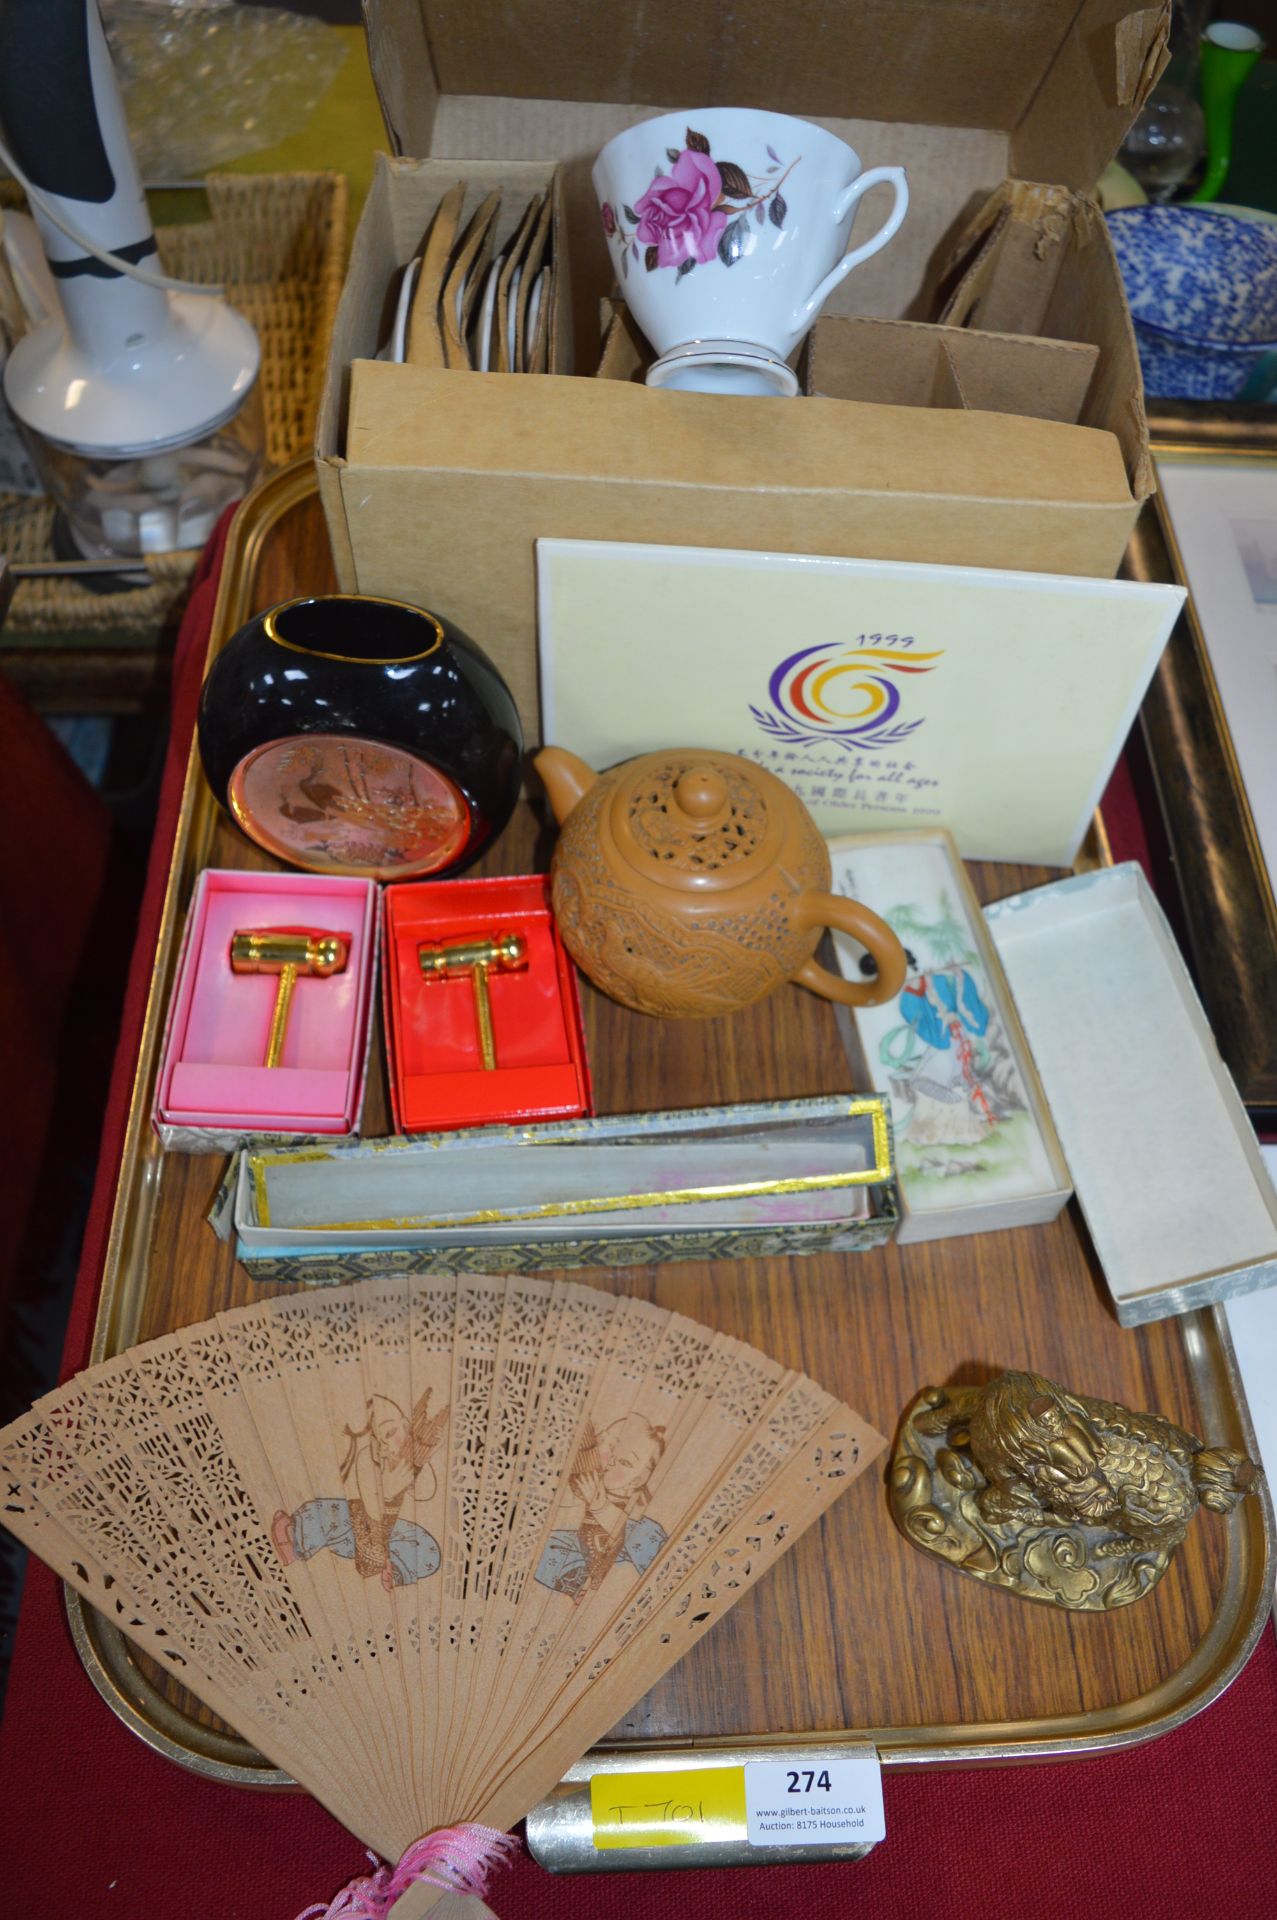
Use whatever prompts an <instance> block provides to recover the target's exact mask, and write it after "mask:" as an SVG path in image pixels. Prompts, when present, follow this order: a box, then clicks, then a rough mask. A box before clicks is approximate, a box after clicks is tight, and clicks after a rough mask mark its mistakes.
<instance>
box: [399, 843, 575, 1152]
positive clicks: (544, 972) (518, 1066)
mask: <svg viewBox="0 0 1277 1920" xmlns="http://www.w3.org/2000/svg"><path fill="white" fill-rule="evenodd" d="M385 916H386V917H385V966H384V972H383V983H384V994H385V1013H386V1036H387V1046H388V1051H389V1067H390V1100H391V1109H392V1112H393V1115H394V1122H395V1126H396V1128H397V1130H398V1131H399V1132H401V1133H433V1132H436V1131H440V1130H444V1129H447V1128H449V1127H468V1126H479V1125H482V1124H484V1123H485V1122H489V1121H511V1120H540V1119H557V1118H559V1117H560V1116H564V1115H576V1114H584V1113H591V1112H593V1102H592V1099H591V1090H590V1070H589V1065H588V1062H587V1060H586V1054H585V1035H584V1032H583V1030H582V1026H581V1002H580V996H579V994H578V992H577V982H576V970H575V968H574V967H573V965H572V962H571V961H570V960H569V958H568V955H567V951H566V949H565V948H564V945H563V942H562V940H561V939H560V938H559V930H558V927H557V926H556V925H555V921H554V915H553V914H552V913H551V911H550V883H549V881H548V880H547V879H546V878H545V877H544V875H541V874H522V875H518V876H516V877H514V878H507V879H492V880H427V881H419V882H413V883H410V884H405V885H402V886H394V887H387V889H386V893H385ZM497 933H518V934H522V936H523V938H524V939H525V940H526V942H527V965H526V967H523V968H521V969H519V970H518V971H517V972H501V971H498V970H496V969H493V970H492V971H491V972H490V973H489V974H488V999H489V1003H490V1005H491V1009H492V1036H493V1049H494V1052H495V1054H496V1066H495V1068H493V1069H491V1070H489V1069H486V1068H485V1067H484V1066H483V1065H482V1062H481V1055H480V1050H479V1030H478V1022H477V1019H476V1016H475V1002H474V988H473V985H472V983H471V981H470V979H469V978H467V977H459V978H453V979H431V980H426V979H423V978H422V974H421V967H420V963H419V961H418V957H417V956H418V950H419V948H421V947H422V946H431V947H434V946H442V945H445V944H447V943H449V942H451V941H456V940H468V939H483V938H485V937H487V936H489V935H493V934H497Z"/></svg>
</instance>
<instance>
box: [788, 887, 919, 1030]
mask: <svg viewBox="0 0 1277 1920" xmlns="http://www.w3.org/2000/svg"><path fill="white" fill-rule="evenodd" d="M793 920H794V924H795V925H796V926H799V927H803V928H807V927H832V928H833V930H834V932H835V933H849V934H850V935H851V937H852V939H853V940H859V942H860V944H861V946H862V947H867V948H868V950H869V952H870V953H871V954H872V955H873V957H874V959H875V960H876V961H877V963H878V972H877V974H876V975H875V977H874V978H873V979H872V980H863V981H860V980H844V979H843V977H842V975H841V974H838V973H831V972H830V971H829V968H828V967H822V966H821V965H820V964H819V962H818V961H816V960H805V961H804V962H803V964H802V966H801V967H799V969H798V971H797V972H796V973H793V974H791V975H790V978H791V980H793V981H794V982H795V984H796V985H798V986H800V987H810V989H811V991H812V992H813V993H819V994H821V995H822V996H823V997H824V999H826V1000H837V1001H839V1002H840V1003H841V1004H842V1005H843V1006H845V1007H877V1006H881V1004H882V1002H883V1001H884V1000H891V999H894V998H895V996H896V994H898V993H899V991H900V989H901V987H902V986H903V985H904V983H905V973H906V971H907V964H906V961H905V950H904V948H903V947H902V946H901V944H900V942H899V941H898V940H897V938H896V936H895V934H894V933H893V932H892V931H891V928H890V927H889V926H888V925H887V923H886V921H885V920H880V919H879V917H878V915H877V914H876V913H871V912H870V910H869V908H868V907H862V906H861V904H860V902H859V901H858V900H847V899H844V898H843V896H842V895H841V894H836V893H802V894H800V895H799V896H798V899H797V901H796V902H795V904H794V908H793Z"/></svg>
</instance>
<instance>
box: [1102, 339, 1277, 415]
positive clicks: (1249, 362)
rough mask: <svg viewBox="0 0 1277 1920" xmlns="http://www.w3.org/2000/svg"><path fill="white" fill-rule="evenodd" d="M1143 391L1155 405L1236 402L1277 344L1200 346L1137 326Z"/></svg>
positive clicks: (1200, 342) (1218, 342)
mask: <svg viewBox="0 0 1277 1920" xmlns="http://www.w3.org/2000/svg"><path fill="white" fill-rule="evenodd" d="M1135 344H1136V346H1137V347H1138V348H1139V353H1140V371H1141V372H1142V373H1143V375H1144V391H1145V393H1146V394H1147V395H1148V396H1149V398H1150V399H1155V400H1236V399H1237V397H1238V395H1239V394H1240V393H1241V391H1242V388H1243V387H1244V386H1245V385H1246V382H1247V381H1248V380H1249V378H1250V376H1251V374H1252V373H1253V371H1254V369H1255V367H1256V366H1257V365H1258V363H1259V361H1261V360H1262V359H1263V358H1264V355H1265V354H1267V353H1272V352H1273V350H1274V348H1277V340H1255V341H1251V342H1249V343H1248V344H1247V345H1245V346H1236V345H1234V344H1233V343H1232V342H1231V341H1223V340H1195V339H1193V337H1192V336H1191V335H1190V334H1186V333H1170V332H1168V331H1167V330H1166V329H1165V328H1164V327H1155V326H1152V325H1151V324H1150V323H1149V322H1148V321H1147V320H1138V319H1137V320H1136V321H1135Z"/></svg>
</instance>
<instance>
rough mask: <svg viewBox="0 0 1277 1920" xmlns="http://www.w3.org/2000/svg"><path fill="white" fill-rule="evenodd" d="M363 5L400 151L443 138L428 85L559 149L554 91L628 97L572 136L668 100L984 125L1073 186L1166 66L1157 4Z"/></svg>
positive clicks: (1086, 178) (1016, 152)
mask: <svg viewBox="0 0 1277 1920" xmlns="http://www.w3.org/2000/svg"><path fill="white" fill-rule="evenodd" d="M364 15H365V19H366V22H367V26H368V45H369V55H370V59H371V63H372V69H373V76H374V79H375V80H376V84H377V91H378V94H379V96H380V99H381V104H382V112H383V115H384V117H385V121H386V126H387V129H388V130H389V133H390V137H391V140H392V142H393V143H394V147H395V150H396V152H398V153H401V154H402V153H408V154H418V155H423V154H428V153H431V152H438V151H442V150H443V146H442V143H441V141H440V140H439V139H438V137H437V133H438V131H439V129H437V127H436V117H437V113H438V110H439V108H440V105H441V97H443V96H448V97H451V98H452V100H453V101H454V103H455V109H456V110H455V111H454V112H453V113H452V114H450V116H449V119H450V122H451V123H452V124H451V126H450V132H452V133H454V134H455V131H456V125H457V122H458V119H459V116H460V114H462V113H463V112H464V111H465V110H466V106H465V103H466V101H467V99H469V98H471V97H474V98H477V97H479V96H485V97H488V98H491V97H493V96H504V97H506V98H508V99H509V100H511V101H523V102H536V103H537V105H538V107H539V109H540V114H541V117H542V119H543V120H544V122H545V125H546V127H547V128H548V129H551V130H554V129H557V130H558V137H559V138H560V140H561V141H563V142H564V144H563V145H562V146H561V147H560V148H559V150H558V151H559V153H560V155H561V156H562V157H568V156H569V154H570V153H571V152H572V151H573V150H574V149H573V141H572V136H573V133H574V131H575V130H576V129H577V128H578V127H579V126H580V124H581V123H580V120H579V117H578V116H577V115H575V114H568V115H564V114H562V113H561V112H560V111H558V110H557V108H556V105H555V103H556V102H561V101H564V100H568V101H573V102H584V103H591V104H594V103H598V104H600V105H601V104H604V103H606V104H609V105H612V106H613V107H616V108H619V109H622V110H623V109H624V108H626V107H629V108H638V109H639V110H640V111H639V112H638V113H634V112H630V113H628V114H626V113H624V112H623V111H622V112H618V113H617V114H616V116H615V118H614V119H613V120H612V121H611V123H610V124H609V123H608V120H607V117H605V118H604V121H603V123H602V125H601V126H600V127H597V128H595V129H594V130H593V131H592V132H591V133H590V134H589V136H588V137H589V138H590V139H593V140H596V141H597V135H598V133H599V132H600V131H601V132H602V133H603V137H605V138H606V137H607V134H608V133H610V132H615V131H616V130H617V129H618V128H619V127H620V126H621V125H624V124H626V123H627V121H628V120H630V119H633V118H644V117H647V115H648V113H649V112H656V111H660V110H662V109H663V108H667V107H670V106H672V105H683V106H687V107H692V106H723V105H732V106H753V107H766V108H770V109H771V110H773V111H775V112H780V113H792V114H798V115H802V116H805V117H807V118H809V119H816V120H839V121H845V120H849V119H850V120H856V119H860V120H866V121H876V122H889V123H899V122H913V123H919V122H921V123H924V124H927V125H930V126H932V127H950V128H981V129H988V130H992V131H996V132H1000V133H1002V134H1003V135H1005V136H1007V137H1008V138H1009V143H1010V147H1009V162H1010V164H1009V166H1008V168H1007V171H1009V172H1012V173H1014V174H1016V175H1019V176H1020V177H1030V178H1037V179H1041V180H1055V181H1061V182H1063V183H1065V184H1066V185H1069V186H1072V187H1076V188H1078V189H1080V190H1082V191H1088V190H1089V189H1090V188H1092V187H1093V186H1094V184H1095V182H1096V180H1097V179H1098V178H1099V175H1100V174H1101V173H1102V172H1103V170H1104V168H1105V167H1106V166H1107V165H1108V163H1109V161H1110V160H1111V159H1112V158H1113V156H1114V154H1115V153H1116V152H1117V149H1118V147H1119V146H1120V145H1121V142H1122V140H1123V138H1124V136H1125V134H1126V131H1127V128H1128V127H1129V126H1130V123H1131V121H1132V120H1133V119H1134V117H1135V115H1136V114H1137V113H1138V111H1139V109H1140V107H1141V106H1142V104H1143V102H1144V100H1145V99H1146V98H1147V97H1148V93H1149V91H1150V90H1151V88H1152V86H1153V84H1154V83H1155V81H1156V79H1157V77H1158V75H1159V74H1160V72H1161V71H1162V68H1163V66H1164V65H1165V61H1166V37H1167V32H1168V28H1169V19H1170V7H1169V4H1161V5H1155V6H1150V7H1142V8H1138V7H1131V6H1130V5H1129V4H1127V3H1126V0H1083V4H1082V5H1081V7H1078V6H1077V4H1076V0H969V3H968V4H965V5H962V6H953V5H938V4H936V0H844V4H842V5H841V6H837V7H830V6H829V5H828V4H827V0H789V4H788V5H787V6H786V7H785V8H783V9H780V8H777V7H776V6H775V4H774V0H740V4H739V5H738V6H737V7H736V8H734V9H733V14H732V21H731V32H730V35H726V34H722V33H721V23H720V21H719V19H718V16H716V15H714V14H713V13H712V12H705V11H702V12H700V13H695V12H692V13H689V11H688V9H687V8H686V6H685V5H683V4H682V0H648V4H647V5H645V6H644V8H643V9H642V10H641V12H639V13H638V14H637V15H636V14H635V13H634V12H633V11H632V10H631V9H629V8H624V7H621V6H617V7H603V6H595V7H588V8H582V7H580V6H578V5H576V4H575V0H538V4H537V5H536V6H535V7H530V6H527V5H522V6H521V5H517V4H511V0H364ZM672 95H676V96H677V98H676V99H672V98H671V96H672ZM522 118H523V120H524V124H525V126H526V125H527V124H528V120H527V116H526V115H525V116H522ZM853 144H854V142H853ZM449 150H451V147H450V149H449ZM523 150H524V151H525V152H528V151H531V150H532V149H529V148H526V147H525V148H524V149H523ZM906 164H908V160H907V156H906Z"/></svg>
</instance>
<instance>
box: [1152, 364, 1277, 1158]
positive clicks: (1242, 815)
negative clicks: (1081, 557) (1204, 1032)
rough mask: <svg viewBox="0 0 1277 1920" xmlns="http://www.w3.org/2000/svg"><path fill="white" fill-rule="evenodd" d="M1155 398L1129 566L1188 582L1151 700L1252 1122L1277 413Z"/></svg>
mask: <svg viewBox="0 0 1277 1920" xmlns="http://www.w3.org/2000/svg"><path fill="white" fill-rule="evenodd" d="M1173 404H1174V411H1172V410H1171V409H1170V408H1167V407H1163V408H1158V409H1153V410H1152V415H1151V418H1152V426H1153V448H1154V455H1155V458H1156V461H1157V470H1158V493H1157V496H1156V502H1155V508H1153V509H1150V510H1148V511H1146V513H1145V515H1144V517H1143V518H1142V519H1141V522H1140V524H1139V527H1138V528H1137V529H1136V533H1135V536H1134V539H1133V541H1132V545H1131V550H1130V555H1129V569H1130V571H1131V573H1132V574H1133V576H1134V577H1135V578H1136V579H1139V580H1143V581H1154V580H1165V581H1175V582H1177V583H1179V584H1181V585H1184V586H1186V587H1187V588H1188V590H1189V599H1188V601H1187V603H1186V605H1185V609H1184V613H1183V616H1182V617H1181V619H1180V620H1179V622H1178V623H1177V625H1176V628H1175V631H1174V633H1173V634H1172V636H1171V640H1170V644H1169V645H1168V647H1167V649H1166V652H1165V654H1164V656H1163V658H1162V660H1161V663H1160V664H1159V666H1158V669H1157V671H1156V673H1155V674H1154V676H1153V680H1152V682H1151V683H1150V687H1149V691H1148V694H1147V696H1146V698H1145V701H1144V706H1143V710H1142V716H1141V718H1142V724H1143V731H1144V736H1145V739H1146V741H1147V745H1148V750H1149V757H1150V760H1151V762H1152V767H1153V772H1154V776H1155V779H1156V782H1157V787H1158V793H1159V798H1160V801H1161V806H1162V811H1163V815H1164V817H1165V821H1166V826H1167V830H1168V833H1169V836H1170V841H1171V847H1172V852H1173V854H1174V858H1175V866H1176V873H1177V879H1178V883H1179V889H1180V896H1181V906H1182V912H1183V921H1184V925H1185V928H1186V930H1187V934H1188V938H1189V943H1190V947H1191V954H1192V960H1193V965H1194V970H1195V972H1196V975H1197V980H1198V985H1199V988H1200V991H1201V995H1202V999H1203V1001H1204V1003H1205V1005H1206V1008H1207V1011H1208V1013H1209V1015H1210V1018H1211V1023H1212V1025H1213V1027H1214V1030H1215V1034H1216V1037H1217V1039H1218V1041H1219V1046H1220V1051H1221V1053H1222V1054H1223V1056H1224V1059H1225V1061H1226V1062H1227V1064H1228V1066H1229V1068H1230V1069H1231V1071H1232V1073H1233V1076H1234V1078H1235V1079H1236V1081H1237V1084H1238V1087H1239V1089H1240V1091H1241V1095H1242V1098H1243V1100H1244V1101H1245V1102H1246V1105H1247V1107H1248V1108H1249V1109H1250V1111H1251V1114H1252V1118H1254V1119H1255V1120H1256V1122H1257V1123H1258V1124H1260V1125H1265V1124H1269V1125H1271V1124H1273V1123H1275V1122H1277V417H1275V416H1274V410H1273V409H1270V408H1258V407H1256V408H1252V407H1245V408H1243V407H1229V408H1226V409H1218V408H1212V409H1207V408H1197V407H1193V406H1191V405H1190V404H1188V403H1185V402H1175V403H1173Z"/></svg>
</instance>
